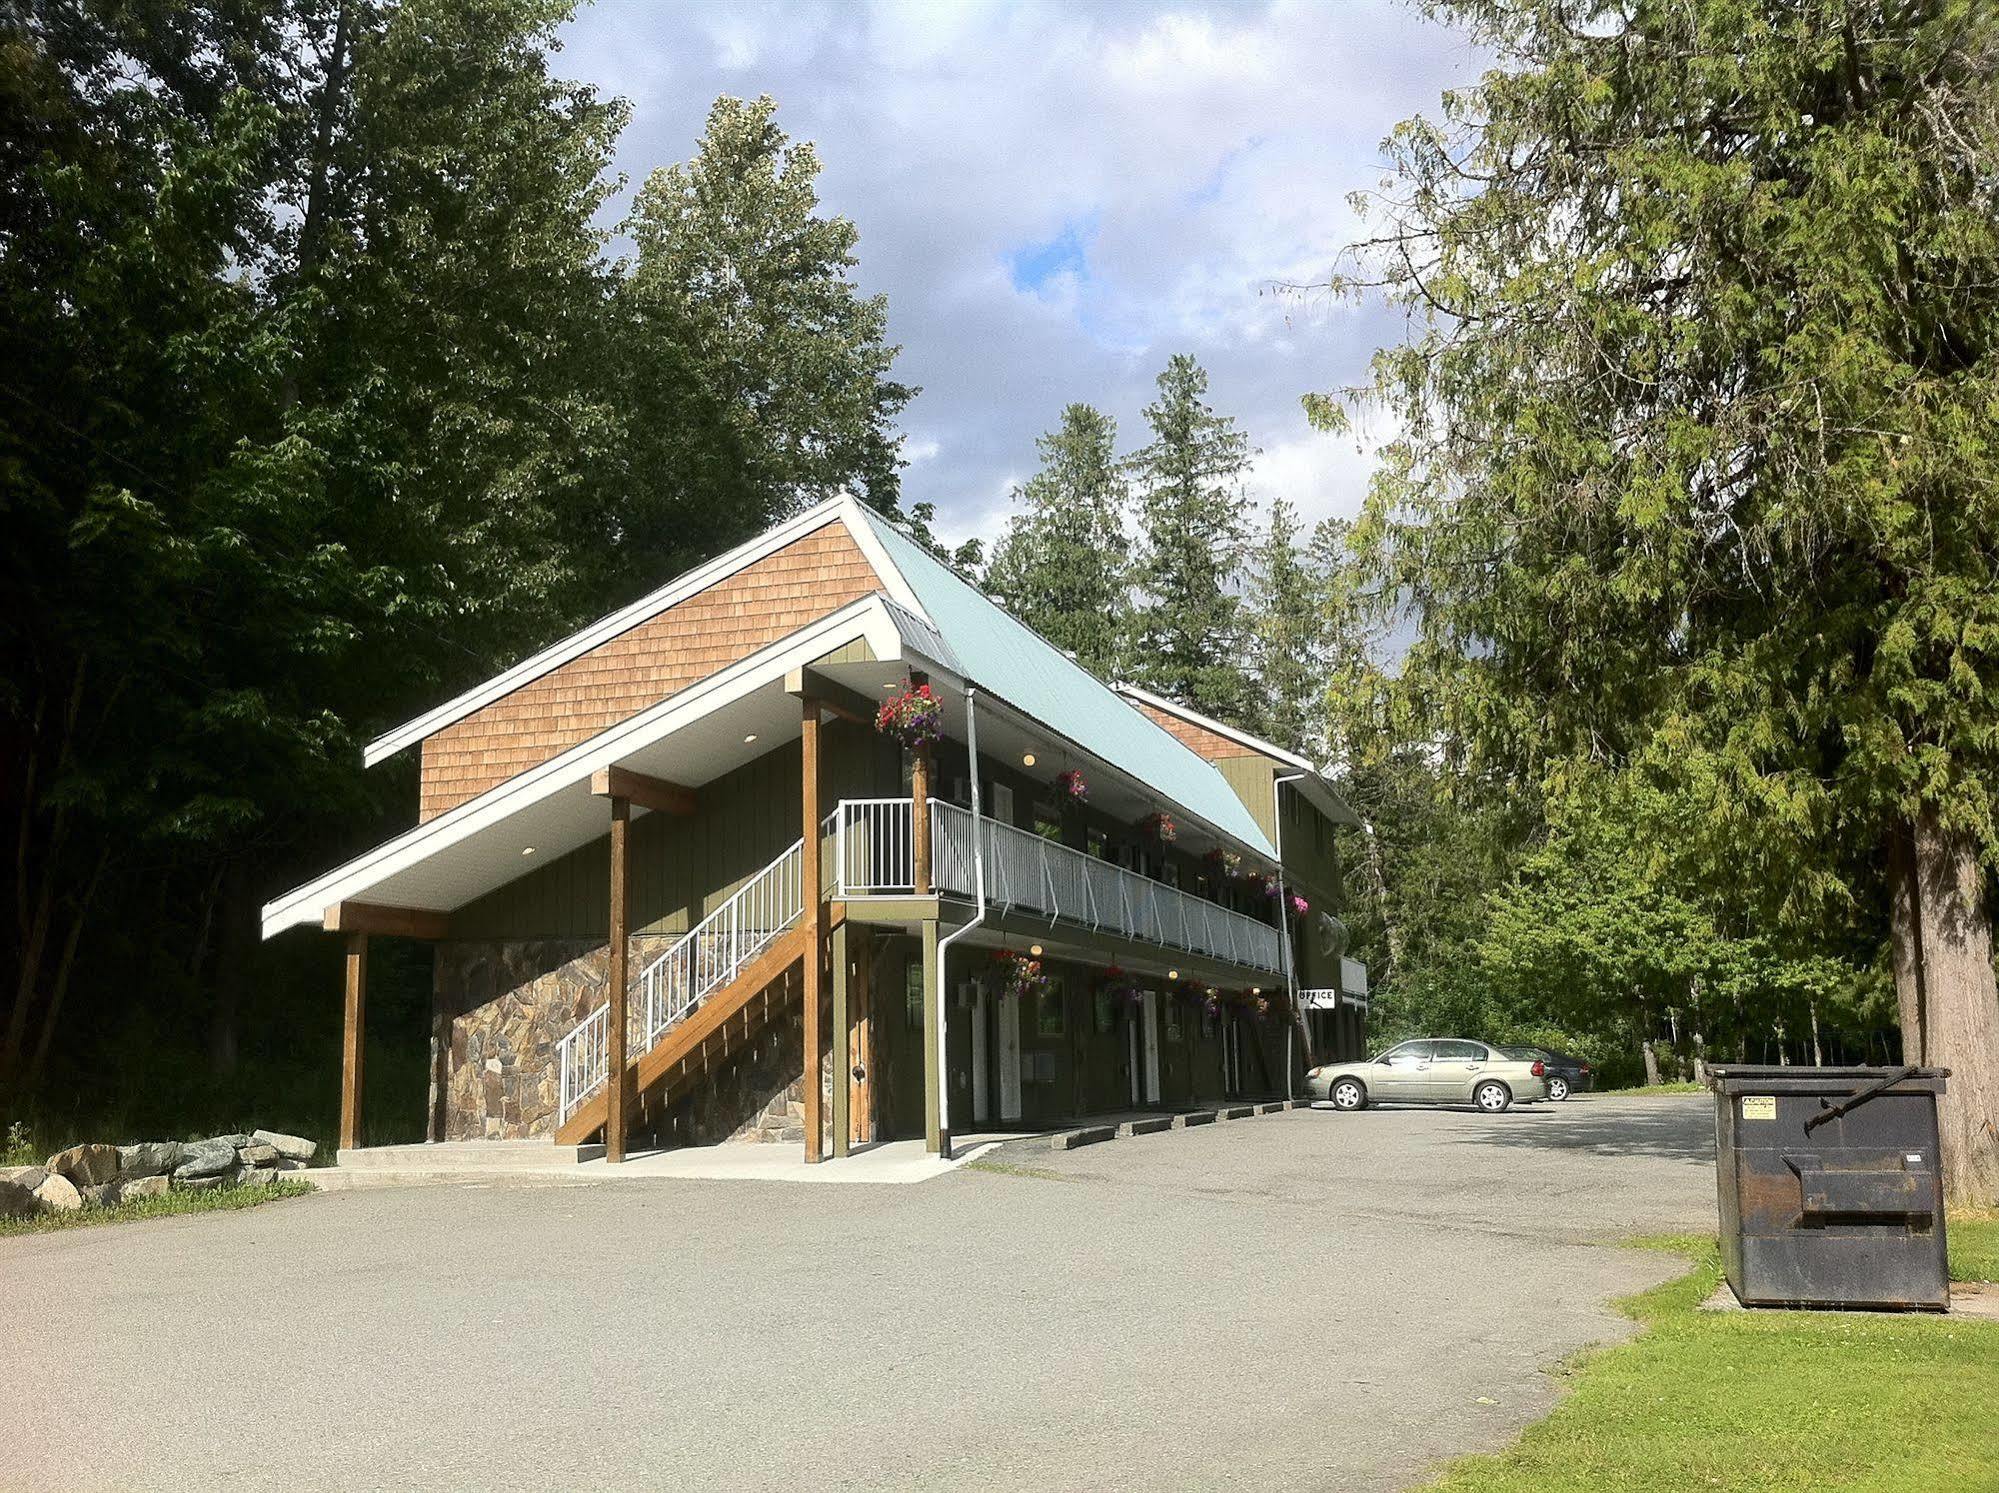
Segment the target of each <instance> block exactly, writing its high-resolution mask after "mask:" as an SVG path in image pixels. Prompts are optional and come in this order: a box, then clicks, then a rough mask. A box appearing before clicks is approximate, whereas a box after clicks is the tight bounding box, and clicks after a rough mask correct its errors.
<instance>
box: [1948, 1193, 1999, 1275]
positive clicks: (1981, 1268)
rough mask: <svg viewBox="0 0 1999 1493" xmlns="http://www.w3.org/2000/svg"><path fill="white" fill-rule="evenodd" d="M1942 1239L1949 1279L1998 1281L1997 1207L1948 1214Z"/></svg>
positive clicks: (1998, 1232)
mask: <svg viewBox="0 0 1999 1493" xmlns="http://www.w3.org/2000/svg"><path fill="white" fill-rule="evenodd" d="M1944 1237H1945V1239H1946V1241H1947V1242H1948V1243H1949V1245H1950V1278H1951V1279H1952V1280H1990V1281H1999V1208H1985V1209H1981V1210H1979V1211H1978V1212H1976V1213H1953V1214H1951V1215H1950V1222H1949V1224H1948V1226H1947V1227H1946V1228H1945V1230H1944Z"/></svg>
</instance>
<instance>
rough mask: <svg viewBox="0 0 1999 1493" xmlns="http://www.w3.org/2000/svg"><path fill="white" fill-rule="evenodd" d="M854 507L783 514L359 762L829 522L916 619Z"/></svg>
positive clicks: (410, 726)
mask: <svg viewBox="0 0 1999 1493" xmlns="http://www.w3.org/2000/svg"><path fill="white" fill-rule="evenodd" d="M859 508H860V502H859V500H858V499H856V498H853V497H850V496H847V495H845V494H842V495H841V496H839V497H837V498H829V499H828V500H827V501H826V502H824V503H820V504H817V505H815V506H814V507H811V508H808V509H806V510H805V512H803V513H801V514H799V515H798V516H797V517H796V518H791V519H787V520H785V521H784V522H783V523H781V524H778V525H777V526H776V527H775V528H771V529H766V530H765V531H764V532H763V533H761V534H759V535H758V536H757V537H756V538H755V539H752V540H750V541H749V542H748V543H747V544H741V545H738V546H737V547H736V548H735V549H732V550H730V551H729V552H728V553H727V554H725V555H720V556H718V557H716V558H715V559H713V560H710V561H709V562H708V563H707V564H705V565H699V566H696V567H695V568H694V569H693V570H690V571H688V572H687V573H686V574H685V575H681V576H677V577H675V578H674V579H673V580H671V581H669V582H668V583H667V584H666V585H664V586H662V587H660V588H659V590H657V591H654V592H652V593H651V594H650V595H647V596H643V597H640V598H639V599H638V600H637V601H635V602H633V603H632V604H631V605H630V606H627V607H622V608H620V609H619V610H618V611H615V612H613V613H611V614H610V615H609V616H608V617H602V618H599V619H598V620H597V621H595V622H593V623H591V624H590V625H589V626H588V627H586V628H584V629H583V630H582V631H581V632H575V633H571V634H570V635H569V636H568V637H566V638H564V639H563V640H562V641H561V642H559V643H554V644H551V645H550V646H549V647H547V648H544V649H542V651H541V652H539V653H537V654H535V655H534V656H533V657H531V658H526V659H523V660H521V662H519V663H517V664H515V665H514V666H513V667H512V668H511V669H508V670H506V671H505V672H504V673H500V674H495V675H494V676H493V677H492V678H491V679H488V680H487V681H486V682H485V683H483V684H480V685H477V686H475V687H474V688H472V689H469V690H467V691H466V692H465V693H464V694H462V695H459V696H458V697H457V698H456V699H452V700H447V701H446V702H445V703H444V704H442V705H440V706H438V707H437V708H436V709H434V710H429V711H426V712H425V713H424V714H422V715H420V716H418V717H416V718H415V719H414V720H410V721H405V722H404V723H403V724H402V725H400V726H398V727H396V728H395V730H393V731H390V732H387V733H386V734H384V735H382V736H378V737H376V738H375V739H374V740H373V741H371V742H369V743H368V745H367V747H366V748H365V749H364V750H363V751H362V753H361V762H362V765H363V766H366V767H373V766H374V765H375V764H376V763H377V762H380V761H381V760H382V759H383V758H385V757H391V756H393V755H395V754H396V753H397V752H399V751H401V750H402V749H403V748H404V747H408V746H414V745H416V743H418V742H420V741H422V740H423V739H424V738H425V737H426V736H433V735H435V734H436V733H437V732H439V731H442V730H443V729H444V728H445V727H446V726H449V725H451V724H453V723H454V722H456V721H461V720H463V719H464V718H465V717H466V716H468V715H470V714H472V712H473V711H475V710H479V709H481V708H483V707H485V706H487V705H490V704H492V703H493V702H494V701H495V700H498V699H501V698H503V697H505V696H507V695H510V694H512V693H513V692H514V691H515V690H517V689H519V688H520V687H521V686H522V685H524V684H528V683H531V682H532V681H533V680H536V679H539V678H540V677H541V676H542V675H544V674H546V673H548V672H549V671H550V670H551V669H558V668H560V667H562V665H564V664H566V663H568V662H569V661H570V660H571V659H573V658H577V657H579V656H581V655H582V654H585V653H588V652H589V651H590V650H591V649H592V648H595V647H597V646H598V645H600V644H603V643H607V642H609V641H610V640H611V639H612V638H615V637H618V636H619V635H621V634H623V633H627V632H630V631H631V630H632V629H633V628H634V627H637V626H639V625H640V624H641V623H643V622H646V621H648V620H649V619H651V618H652V617H655V616H657V615H658V614H659V613H661V612H663V611H665V610H666V609H667V608H669V607H672V606H675V605H677V604H678V603H680V602H682V601H685V600H686V599H687V598H688V597H690V596H693V595H694V594H695V593H697V592H700V591H705V590H706V589H707V588H708V587H710V586H713V585H715V584H717V583H718V582H721V581H725V580H727V579H728V578H729V577H730V576H732V575H734V574H735V573H736V572H737V571H740V570H744V569H747V568H748V567H749V566H751V565H754V564H755V563H756V562H757V561H759V560H761V559H763V558H765V557H766V556H768V555H771V554H773V553H775V552H776V551H778V550H780V549H783V548H784V546H786V545H787V544H790V543H791V542H792V541H793V540H795V539H801V538H803V537H804V536H806V535H807V534H811V533H814V532H816V531H818V530H820V529H823V528H825V527H826V525H828V524H830V523H835V522H841V523H844V525H845V527H846V530H847V532H848V534H849V535H851V536H852V538H853V540H854V544H855V546H856V547H857V548H858V549H859V550H860V551H861V553H862V554H863V555H864V556H866V557H867V560H868V563H869V564H870V565H872V566H873V567H874V570H875V575H876V577H877V578H878V579H879V580H880V581H881V583H882V588H883V589H884V590H885V591H887V592H888V594H889V595H891V596H893V597H894V598H895V599H896V600H897V601H899V602H901V603H902V604H903V605H904V606H905V607H907V608H909V609H910V610H911V611H913V612H915V613H916V614H917V615H918V616H921V615H922V609H921V608H919V607H918V606H917V604H916V597H915V595H914V594H913V593H912V592H911V591H910V589H909V583H908V582H907V581H905V580H904V579H903V577H902V572H901V571H899V570H897V569H896V568H895V566H894V565H893V564H892V563H891V562H890V560H889V558H888V553H887V551H886V550H884V549H883V548H882V543H881V540H880V539H878V538H877V537H876V536H875V533H874V530H873V529H872V528H871V527H870V526H869V525H868V523H867V521H866V519H865V518H864V517H863V516H862V515H861V514H860V513H859V512H858V511H857V510H858V509H859Z"/></svg>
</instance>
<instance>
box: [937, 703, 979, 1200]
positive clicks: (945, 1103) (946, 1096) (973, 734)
mask: <svg viewBox="0 0 1999 1493" xmlns="http://www.w3.org/2000/svg"><path fill="white" fill-rule="evenodd" d="M978 693H979V692H978V690H977V689H975V688H973V687H972V686H971V685H969V684H968V685H966V686H965V744H966V746H967V748H969V750H970V752H971V756H972V891H973V905H972V920H971V921H970V922H969V923H967V924H965V926H964V927H962V928H954V929H952V930H951V931H950V932H949V933H947V934H945V935H944V936H943V937H942V938H940V939H939V940H937V1139H938V1147H937V1150H938V1154H939V1155H940V1156H942V1157H943V1159H944V1160H946V1161H949V1160H950V1159H951V1064H950V1051H951V1049H950V1045H949V1043H948V1042H947V1041H946V1040H945V1034H946V1033H947V1032H948V1031H949V1029H950V1012H951V990H950V987H949V986H948V985H947V984H946V983H945V981H944V955H945V953H946V951H948V950H949V949H950V947H951V945H952V944H954V943H956V942H957V941H958V940H959V939H961V938H963V937H964V936H965V935H966V934H967V933H970V932H971V931H972V930H973V929H974V928H976V927H978V926H979V924H981V923H983V922H984V921H985V920H986V848H985V836H984V833H983V830H982V826H983V825H984V823H985V812H986V811H985V801H984V800H983V799H982V798H980V796H979V716H978V711H977V710H976V709H975V708H974V706H973V701H974V700H976V699H977V698H978Z"/></svg>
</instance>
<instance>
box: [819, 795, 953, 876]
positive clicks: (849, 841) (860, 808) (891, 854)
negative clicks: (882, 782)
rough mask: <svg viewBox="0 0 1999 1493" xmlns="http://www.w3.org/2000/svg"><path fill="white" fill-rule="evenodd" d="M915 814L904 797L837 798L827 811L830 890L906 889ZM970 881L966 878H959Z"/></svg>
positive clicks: (911, 862)
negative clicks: (830, 871) (829, 846)
mask: <svg viewBox="0 0 1999 1493" xmlns="http://www.w3.org/2000/svg"><path fill="white" fill-rule="evenodd" d="M915 822H916V816H915V814H914V813H913V812H912V810H911V808H910V800H908V799H906V798H843V799H841V800H840V802H839V805H838V807H836V808H835V809H834V810H833V812H832V813H831V814H830V815H828V816H827V823H828V825H829V826H830V829H831V833H832V836H833V894H834V895H835V896H836V897H842V898H844V897H849V896H854V895H867V894H869V893H877V892H907V891H910V890H912V889H913V888H914V887H915V885H916V832H915V828H914V826H915ZM965 884H966V885H967V886H970V885H971V883H970V881H969V880H968V881H967V882H966V883H965Z"/></svg>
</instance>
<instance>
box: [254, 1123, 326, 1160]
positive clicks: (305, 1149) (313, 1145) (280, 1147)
mask: <svg viewBox="0 0 1999 1493" xmlns="http://www.w3.org/2000/svg"><path fill="white" fill-rule="evenodd" d="M250 1138H251V1139H252V1140H260V1141H262V1142H263V1143H264V1144H265V1145H267V1146H269V1147H270V1148H271V1149H272V1150H274V1151H276V1152H277V1153H278V1154H279V1155H280V1156H282V1157H284V1158H285V1160H287V1161H310V1160H312V1158H313V1157H314V1156H317V1155H318V1154H319V1145H318V1143H317V1142H315V1141H309V1140H307V1139H306V1138H305V1137H304V1136H302V1135H286V1134H284V1133H283V1132H282V1131H278V1130H253V1131H251V1132H250Z"/></svg>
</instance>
